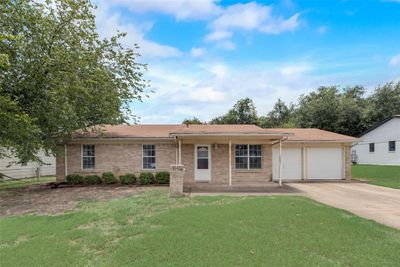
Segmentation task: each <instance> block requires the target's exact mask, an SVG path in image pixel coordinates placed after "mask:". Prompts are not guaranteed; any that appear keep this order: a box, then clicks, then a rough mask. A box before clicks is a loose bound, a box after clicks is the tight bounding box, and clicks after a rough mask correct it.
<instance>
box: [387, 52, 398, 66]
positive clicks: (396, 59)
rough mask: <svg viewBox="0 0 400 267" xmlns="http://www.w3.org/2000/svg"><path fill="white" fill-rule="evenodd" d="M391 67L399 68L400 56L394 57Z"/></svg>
mask: <svg viewBox="0 0 400 267" xmlns="http://www.w3.org/2000/svg"><path fill="white" fill-rule="evenodd" d="M389 65H390V66H392V67H397V66H400V54H398V55H395V56H394V57H392V58H391V59H390V61H389Z"/></svg>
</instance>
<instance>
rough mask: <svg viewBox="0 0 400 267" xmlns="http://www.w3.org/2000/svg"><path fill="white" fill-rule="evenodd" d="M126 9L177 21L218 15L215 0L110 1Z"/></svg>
mask: <svg viewBox="0 0 400 267" xmlns="http://www.w3.org/2000/svg"><path fill="white" fill-rule="evenodd" d="M109 2H110V3H113V4H117V5H121V6H125V7H128V8H129V10H130V11H132V12H134V13H146V12H157V13H162V14H167V15H172V16H174V17H175V18H176V19H178V20H185V19H207V18H209V17H211V16H214V15H215V14H218V13H219V11H220V7H219V6H218V5H217V4H216V2H218V1H217V0H173V1H171V0H110V1H109Z"/></svg>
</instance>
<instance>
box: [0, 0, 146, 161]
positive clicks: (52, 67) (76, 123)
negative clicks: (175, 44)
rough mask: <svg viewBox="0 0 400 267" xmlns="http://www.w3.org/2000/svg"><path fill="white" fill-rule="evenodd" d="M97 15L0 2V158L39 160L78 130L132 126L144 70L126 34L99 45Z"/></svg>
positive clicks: (75, 6) (86, 5)
mask: <svg viewBox="0 0 400 267" xmlns="http://www.w3.org/2000/svg"><path fill="white" fill-rule="evenodd" d="M93 10H94V7H93V6H92V4H91V3H90V1H89V0H54V1H31V0H13V1H0V34H1V35H0V37H1V38H0V55H1V58H0V59H1V61H0V63H1V64H0V69H1V72H0V115H1V117H0V122H1V125H0V147H2V149H3V150H2V152H3V153H2V154H1V152H0V156H4V152H5V149H6V150H7V151H11V152H13V153H14V154H16V155H17V156H18V157H20V159H21V160H23V161H26V160H35V159H36V157H35V154H36V153H37V151H38V150H39V149H44V150H45V151H47V152H49V153H54V152H56V144H57V141H58V140H61V139H62V138H65V137H68V136H70V135H71V133H72V132H74V131H75V130H76V129H81V128H88V127H90V126H93V125H97V124H104V123H111V124H114V123H120V122H124V121H127V120H128V119H129V118H132V116H133V114H132V110H131V108H130V106H131V102H132V100H141V95H142V93H143V90H144V89H145V87H146V86H147V82H146V81H144V80H143V73H144V71H145V69H146V66H145V65H143V64H141V63H138V57H139V54H138V53H137V52H136V51H135V50H133V49H130V48H125V47H123V46H122V45H121V44H120V41H119V40H120V38H122V37H124V36H125V34H124V33H116V35H115V36H114V37H112V38H110V39H101V38H99V35H98V33H97V32H96V26H95V17H94V15H93ZM132 45H133V44H132ZM135 48H137V46H136V45H135Z"/></svg>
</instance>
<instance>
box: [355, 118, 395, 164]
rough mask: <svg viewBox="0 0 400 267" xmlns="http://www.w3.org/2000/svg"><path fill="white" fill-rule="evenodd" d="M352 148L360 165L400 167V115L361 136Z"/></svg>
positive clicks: (375, 126) (384, 121) (388, 119)
mask: <svg viewBox="0 0 400 267" xmlns="http://www.w3.org/2000/svg"><path fill="white" fill-rule="evenodd" d="M359 138H360V141H358V142H357V143H355V144H354V145H353V147H352V157H353V161H354V162H357V163H358V164H378V165H400V115H394V116H391V117H389V118H387V119H386V120H383V121H382V122H380V123H378V124H376V125H374V126H373V127H372V128H371V129H369V130H368V131H366V132H364V133H363V134H361V136H360V137H359Z"/></svg>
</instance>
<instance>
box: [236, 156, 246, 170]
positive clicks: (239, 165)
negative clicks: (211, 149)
mask: <svg viewBox="0 0 400 267" xmlns="http://www.w3.org/2000/svg"><path fill="white" fill-rule="evenodd" d="M235 167H236V169H247V157H236V158H235Z"/></svg>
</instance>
